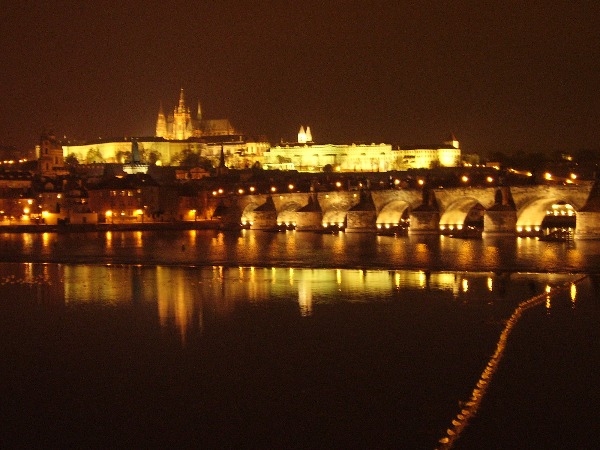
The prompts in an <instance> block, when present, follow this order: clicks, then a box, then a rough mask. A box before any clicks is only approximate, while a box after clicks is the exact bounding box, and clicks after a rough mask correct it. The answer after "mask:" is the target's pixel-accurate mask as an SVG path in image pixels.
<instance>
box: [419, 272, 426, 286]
mask: <svg viewBox="0 0 600 450" xmlns="http://www.w3.org/2000/svg"><path fill="white" fill-rule="evenodd" d="M426 284H427V274H426V273H425V272H423V271H422V270H421V271H419V287H421V288H424V287H425V285H426Z"/></svg>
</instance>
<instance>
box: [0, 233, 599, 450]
mask: <svg viewBox="0 0 600 450" xmlns="http://www.w3.org/2000/svg"><path fill="white" fill-rule="evenodd" d="M0 245H1V252H0V286H1V287H2V291H1V292H2V294H1V295H0V313H1V318H0V351H1V354H2V355H3V356H2V361H1V363H0V364H1V365H0V367H1V371H0V374H1V375H2V380H3V382H2V387H1V388H0V389H1V390H0V393H1V394H2V399H3V401H2V403H1V404H0V417H1V418H2V422H1V423H2V429H1V431H2V433H1V434H0V443H2V444H3V447H25V446H27V447H28V446H38V447H39V446H43V447H52V448H53V447H61V448H62V447H67V446H78V447H103V448H105V447H115V446H116V447H125V446H126V447H147V446H151V445H152V446H164V447H166V446H178V447H199V446H201V447H204V448H223V447H229V448H241V447H243V448H248V447H253V448H317V447H318V448H341V447H346V448H347V447H352V448H372V447H377V448H429V449H431V448H434V447H435V446H436V445H437V442H438V440H439V439H440V437H442V436H443V435H444V432H445V430H446V428H447V427H448V424H449V421H450V419H451V418H452V417H453V415H454V414H455V413H456V411H457V410H459V409H460V408H459V405H460V402H462V401H464V400H466V399H467V398H468V397H469V394H470V392H471V390H472V388H473V386H474V384H475V383H476V382H477V380H478V378H479V376H480V374H481V372H482V369H483V368H485V366H486V363H487V362H488V359H489V357H490V355H491V354H492V353H493V351H494V348H495V346H496V344H497V341H498V337H499V335H500V333H501V331H502V330H503V328H504V326H505V323H506V320H507V319H508V318H509V317H510V316H511V314H512V312H513V311H514V309H515V308H516V307H517V305H518V304H519V303H520V302H522V301H524V300H526V299H528V298H530V297H532V296H534V295H538V294H542V293H544V292H546V290H547V289H554V287H556V286H565V285H566V286H571V288H570V289H568V290H567V291H566V292H567V294H565V295H562V296H557V297H556V298H554V297H553V298H550V296H548V299H547V300H546V302H545V304H544V305H542V306H540V307H539V308H538V310H539V311H540V312H541V313H542V317H544V318H546V319H544V320H545V321H546V322H547V321H548V320H555V319H554V318H555V317H559V318H561V320H567V321H570V322H569V323H572V324H574V325H575V324H576V325H577V326H579V325H578V324H579V322H576V320H582V321H584V322H585V323H588V322H589V321H590V320H591V321H594V320H597V308H596V309H595V308H594V305H595V303H593V295H592V294H591V292H592V291H593V290H594V289H595V288H596V284H594V282H593V279H595V277H593V278H592V279H587V280H586V281H585V282H584V283H582V284H581V285H577V286H575V285H574V284H573V285H571V283H572V282H573V281H574V280H575V279H576V278H578V277H579V276H580V275H579V274H585V273H592V272H595V271H597V268H598V267H600V261H599V259H600V256H599V255H600V242H596V241H576V242H574V243H557V242H540V241H537V240H534V239H512V238H484V239H482V240H460V239H452V238H448V237H439V236H409V237H394V236H377V235H371V234H345V233H340V234H336V235H330V234H313V233H300V232H292V231H288V232H281V233H271V232H257V231H248V230H242V231H240V232H235V233H223V232H219V231H214V230H203V231H199V230H190V231H180V232H172V231H170V232H158V231H152V232H135V231H133V232H106V233H71V234H52V233H40V234H2V235H1V244H0ZM577 292H579V295H578V294H577ZM590 305H591V306H590ZM573 311H588V312H589V311H592V312H591V313H589V314H585V315H583V316H582V315H581V314H580V315H579V317H577V318H576V319H574V318H571V319H568V318H567V319H565V317H567V316H565V315H566V314H572V312H573ZM569 317H570V316H569ZM546 322H545V323H546ZM525 329H527V328H526V326H525ZM580 340H581V336H579V337H578V341H577V342H573V345H574V346H575V345H579V344H580ZM567 342H568V339H567ZM572 351H573V352H575V353H577V348H576V347H573V348H572ZM583 355H585V353H583ZM516 360H517V361H518V357H516ZM514 377H518V375H515V376H514ZM514 377H513V381H515V382H517V383H518V381H519V380H514ZM482 417H483V418H485V415H483V416H482ZM483 420H484V419H481V421H483ZM540 420H541V419H540ZM484 426H485V423H484V425H481V427H484ZM474 428H475V431H477V424H475V425H474ZM481 429H484V428H481ZM473 435H474V436H475V438H473V439H475V442H478V443H485V439H486V438H485V435H483V436H481V435H477V434H476V433H473ZM495 439H498V437H495Z"/></svg>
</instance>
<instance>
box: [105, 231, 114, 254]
mask: <svg viewBox="0 0 600 450" xmlns="http://www.w3.org/2000/svg"><path fill="white" fill-rule="evenodd" d="M112 241H113V234H112V231H107V232H106V248H107V249H108V250H112V246H113V242H112Z"/></svg>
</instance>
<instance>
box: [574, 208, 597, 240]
mask: <svg viewBox="0 0 600 450" xmlns="http://www.w3.org/2000/svg"><path fill="white" fill-rule="evenodd" d="M574 237H575V239H581V240H583V239H600V212H595V211H594V212H592V211H579V212H578V213H577V225H576V227H575V235H574Z"/></svg>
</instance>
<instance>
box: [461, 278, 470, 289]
mask: <svg viewBox="0 0 600 450" xmlns="http://www.w3.org/2000/svg"><path fill="white" fill-rule="evenodd" d="M468 290H469V280H467V279H466V278H463V280H462V291H463V292H467V291H468Z"/></svg>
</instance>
